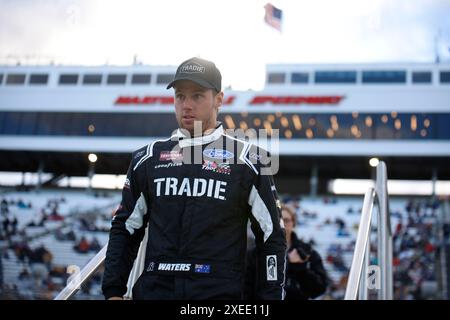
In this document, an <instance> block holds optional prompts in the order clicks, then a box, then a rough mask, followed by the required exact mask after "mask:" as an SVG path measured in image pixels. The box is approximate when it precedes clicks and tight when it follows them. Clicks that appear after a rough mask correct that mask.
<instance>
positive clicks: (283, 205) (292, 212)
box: [281, 204, 297, 227]
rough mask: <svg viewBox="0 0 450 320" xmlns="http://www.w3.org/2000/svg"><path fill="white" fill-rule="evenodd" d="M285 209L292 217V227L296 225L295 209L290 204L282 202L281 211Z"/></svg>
mask: <svg viewBox="0 0 450 320" xmlns="http://www.w3.org/2000/svg"><path fill="white" fill-rule="evenodd" d="M283 210H284V211H286V212H287V213H288V214H289V215H290V216H291V219H292V223H293V224H294V227H295V226H296V225H297V215H296V214H295V210H294V208H293V207H292V206H289V205H286V204H282V205H281V211H283Z"/></svg>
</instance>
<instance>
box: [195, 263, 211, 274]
mask: <svg viewBox="0 0 450 320" xmlns="http://www.w3.org/2000/svg"><path fill="white" fill-rule="evenodd" d="M194 272H197V273H210V272H211V266H210V265H209V264H196V265H195V268H194Z"/></svg>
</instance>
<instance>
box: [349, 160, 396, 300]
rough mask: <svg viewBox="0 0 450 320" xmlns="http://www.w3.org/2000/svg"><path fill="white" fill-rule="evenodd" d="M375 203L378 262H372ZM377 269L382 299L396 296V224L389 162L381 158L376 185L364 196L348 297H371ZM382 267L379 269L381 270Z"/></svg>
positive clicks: (361, 298)
mask: <svg viewBox="0 0 450 320" xmlns="http://www.w3.org/2000/svg"><path fill="white" fill-rule="evenodd" d="M374 204H376V205H377V207H378V224H377V226H378V228H377V230H378V236H377V238H378V239H377V240H378V242H377V245H378V250H377V252H378V263H379V265H378V266H369V258H370V231H371V230H370V229H371V228H370V227H371V224H372V211H373V206H374ZM370 271H375V274H374V279H375V282H376V284H379V288H378V287H377V289H378V299H379V300H392V299H393V274H392V228H391V218H390V212H389V199H388V191H387V170H386V164H385V163H384V162H383V161H380V163H379V164H378V166H377V168H376V181H375V188H372V187H371V188H369V190H367V192H366V194H365V196H364V203H363V208H362V212H361V220H360V224H359V229H358V235H357V238H356V244H355V251H354V254H353V260H352V265H351V268H350V274H349V277H348V282H347V288H346V291H345V297H344V299H345V300H356V299H357V298H359V300H367V298H368V287H369V285H368V275H369V272H370ZM378 271H379V272H378Z"/></svg>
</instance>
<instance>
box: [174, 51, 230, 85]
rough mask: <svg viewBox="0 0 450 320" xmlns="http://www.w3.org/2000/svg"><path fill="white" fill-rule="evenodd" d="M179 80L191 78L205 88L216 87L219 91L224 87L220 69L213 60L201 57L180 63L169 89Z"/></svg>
mask: <svg viewBox="0 0 450 320" xmlns="http://www.w3.org/2000/svg"><path fill="white" fill-rule="evenodd" d="M178 80H190V81H192V82H195V83H197V84H198V85H200V86H202V87H203V88H209V89H216V90H217V91H218V92H220V91H221V89H222V75H221V74H220V71H219V69H217V67H216V65H215V64H214V63H213V62H211V61H208V60H205V59H201V58H191V59H188V60H186V61H184V62H183V63H182V64H180V66H179V67H178V69H177V73H175V77H174V78H173V81H172V82H171V83H169V85H168V86H167V89H170V88H172V87H173V85H174V84H175V82H176V81H178Z"/></svg>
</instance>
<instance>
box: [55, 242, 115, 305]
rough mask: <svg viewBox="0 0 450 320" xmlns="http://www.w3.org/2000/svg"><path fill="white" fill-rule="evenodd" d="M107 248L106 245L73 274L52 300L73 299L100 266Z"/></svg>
mask: <svg viewBox="0 0 450 320" xmlns="http://www.w3.org/2000/svg"><path fill="white" fill-rule="evenodd" d="M107 248H108V245H107V244H106V245H105V246H104V247H103V248H102V249H101V250H100V251H99V252H98V253H97V254H96V255H95V256H94V257H93V258H92V259H91V260H90V261H89V262H88V264H87V265H86V266H85V267H84V268H83V269H81V271H80V272H75V273H74V274H73V277H72V279H71V280H70V281H69V282H68V283H67V285H66V286H65V287H64V289H62V290H61V292H60V293H58V295H57V296H56V297H55V298H54V299H53V300H68V299H70V298H71V297H73V296H74V295H75V294H76V293H77V292H78V290H80V288H81V286H82V285H83V284H84V283H85V282H86V281H87V280H89V278H90V277H91V276H92V275H93V274H94V273H95V272H96V271H97V270H98V269H99V268H100V267H101V266H102V264H103V262H104V261H105V256H106V249H107ZM69 279H70V278H69Z"/></svg>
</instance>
